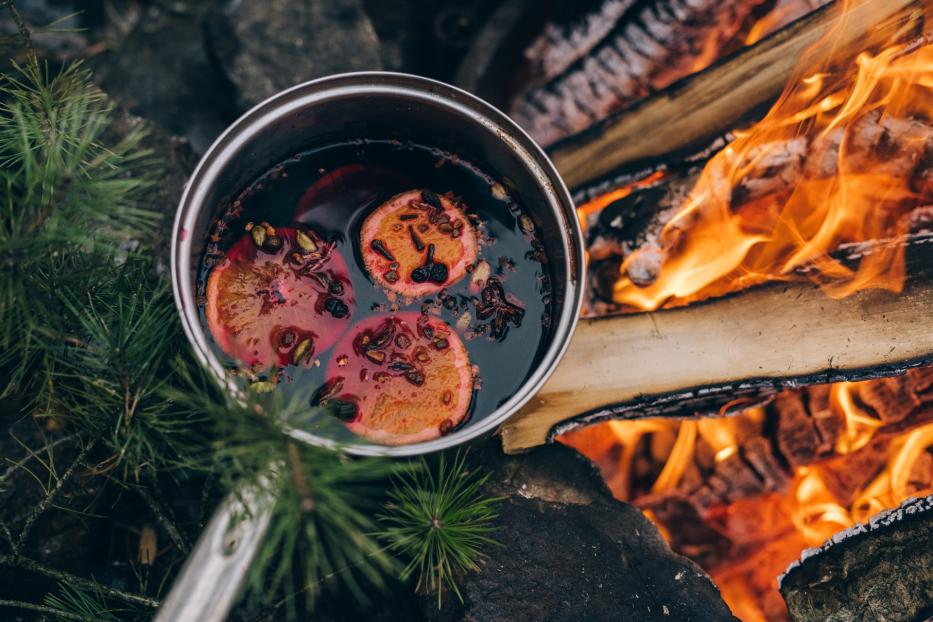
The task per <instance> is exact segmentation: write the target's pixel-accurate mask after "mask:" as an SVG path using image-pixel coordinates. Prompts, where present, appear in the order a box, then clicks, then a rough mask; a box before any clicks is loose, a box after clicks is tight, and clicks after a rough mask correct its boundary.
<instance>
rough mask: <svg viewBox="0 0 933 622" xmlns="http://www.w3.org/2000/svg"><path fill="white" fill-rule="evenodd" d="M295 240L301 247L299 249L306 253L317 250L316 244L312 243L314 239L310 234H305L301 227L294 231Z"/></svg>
mask: <svg viewBox="0 0 933 622" xmlns="http://www.w3.org/2000/svg"><path fill="white" fill-rule="evenodd" d="M295 240H297V241H298V246H299V247H301V250H303V251H305V252H306V253H313V252H314V251H316V250H317V244H315V243H314V240H312V239H311V236H309V235H308V234H306V233H305V232H304V231H302V230H301V229H298V230H297V231H295Z"/></svg>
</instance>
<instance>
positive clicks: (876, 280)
mask: <svg viewBox="0 0 933 622" xmlns="http://www.w3.org/2000/svg"><path fill="white" fill-rule="evenodd" d="M839 24H840V25H839V28H844V27H845V20H844V19H841V20H839ZM833 40H834V38H833V36H832V35H831V36H828V37H827V38H826V39H825V40H824V41H823V42H822V43H821V44H820V45H819V46H818V47H817V49H816V50H815V51H811V52H809V53H807V54H806V55H805V57H806V58H807V59H813V60H812V61H811V62H810V63H809V64H808V66H807V68H806V69H805V70H802V71H800V75H799V77H796V78H794V79H793V80H792V81H791V83H790V84H789V85H788V87H787V88H786V89H785V91H784V93H783V94H782V96H781V97H780V99H779V100H778V101H777V103H776V104H775V105H774V106H773V107H772V108H771V110H770V111H769V112H768V114H767V115H766V116H765V118H764V119H762V120H761V121H760V122H758V123H757V124H755V125H754V126H753V127H751V128H750V129H748V130H745V131H742V132H738V133H737V135H736V138H735V139H734V140H733V141H732V142H731V143H730V144H729V145H728V146H727V147H726V148H725V149H723V150H722V151H720V152H719V153H718V154H716V155H715V156H714V157H713V158H712V159H711V160H710V161H709V162H708V163H707V165H706V166H705V168H704V170H703V171H702V173H701V174H700V176H699V178H698V179H697V181H696V183H695V185H694V186H693V188H692V190H691V192H690V193H689V195H688V196H687V198H686V200H685V201H684V202H683V203H682V205H681V207H680V209H679V210H678V211H677V213H676V215H674V216H673V217H672V218H671V219H670V220H669V221H668V222H667V223H666V225H665V226H664V228H663V230H662V232H661V234H660V236H659V239H658V247H654V248H641V249H639V250H636V251H635V252H633V253H632V254H631V255H629V256H628V257H627V258H626V259H625V260H624V261H623V263H622V265H621V268H620V278H619V279H618V281H617V283H616V284H615V287H614V291H613V298H614V300H615V301H616V302H617V303H620V304H622V305H627V306H630V307H634V308H636V309H643V310H653V309H657V308H658V307H660V306H662V305H672V304H686V303H689V302H691V301H694V300H698V299H703V298H708V297H712V296H718V295H722V294H725V293H728V292H731V291H735V290H738V289H742V288H746V287H749V286H752V285H756V284H759V283H763V282H765V281H771V280H788V279H798V278H802V277H803V276H806V277H807V278H810V279H812V280H813V281H815V282H817V283H819V284H820V285H821V287H823V289H824V290H825V291H826V292H827V293H828V294H829V295H831V296H834V297H842V296H846V295H849V294H851V293H853V292H855V291H858V290H862V289H867V288H884V289H888V290H891V291H892V292H900V290H901V288H902V284H903V281H904V255H903V250H902V248H901V247H900V246H898V245H888V246H886V247H882V248H880V249H878V250H876V252H873V253H869V254H866V255H865V256H864V257H863V258H862V259H861V260H860V261H859V262H858V264H857V265H856V266H852V265H849V264H848V263H846V262H844V261H842V260H840V259H838V258H835V257H833V256H832V254H831V253H832V252H834V251H836V250H837V249H839V248H840V247H844V246H845V245H849V244H858V243H862V242H868V241H875V240H883V239H889V238H891V237H892V236H898V235H902V234H904V233H905V231H906V229H907V226H908V221H907V214H908V213H909V212H910V211H911V210H912V209H913V208H915V207H917V206H918V205H922V204H924V203H925V202H926V201H929V200H930V199H931V198H933V197H931V196H930V192H929V190H930V188H929V187H927V186H926V185H925V183H924V181H925V178H924V177H922V176H920V175H918V166H922V165H924V164H926V162H925V160H924V158H925V156H928V153H929V152H933V126H931V125H930V124H929V123H930V122H931V112H933V99H931V92H930V87H931V86H933V45H927V44H926V43H925V42H924V43H916V42H915V43H891V44H889V45H887V46H886V47H883V48H881V49H880V50H879V51H865V52H862V53H861V54H859V55H858V56H857V58H856V59H855V61H854V62H851V60H849V61H846V60H844V57H843V56H840V55H839V53H838V50H835V49H834V46H833ZM872 49H873V50H874V49H876V48H875V47H872ZM928 150H930V151H928ZM646 253H649V254H651V255H652V257H660V258H661V259H660V267H659V269H658V270H657V274H656V278H655V279H654V280H653V282H650V283H645V282H644V279H636V280H638V283H637V284H636V282H634V281H633V279H632V278H630V275H629V268H630V267H632V266H633V265H637V266H639V268H638V269H639V271H640V272H643V266H644V265H645V259H646V257H645V256H644V255H645V254H646ZM655 261H656V260H655Z"/></svg>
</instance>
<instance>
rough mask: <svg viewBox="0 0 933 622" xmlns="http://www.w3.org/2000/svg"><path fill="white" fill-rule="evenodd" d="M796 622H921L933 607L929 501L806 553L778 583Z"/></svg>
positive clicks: (932, 501) (932, 504)
mask: <svg viewBox="0 0 933 622" xmlns="http://www.w3.org/2000/svg"><path fill="white" fill-rule="evenodd" d="M779 584H780V589H781V594H782V595H783V596H784V600H785V602H786V603H787V610H788V612H789V613H790V617H791V619H792V620H794V621H795V622H810V621H813V622H816V621H817V620H819V621H820V622H856V621H861V620H923V619H927V616H929V615H930V610H929V607H930V603H931V602H933V497H926V498H925V499H910V500H908V501H905V502H904V503H903V504H902V505H901V506H900V507H899V508H896V509H893V510H890V511H888V512H884V513H882V514H879V515H877V516H875V517H874V518H872V519H871V520H870V521H869V522H868V524H865V525H857V526H856V527H853V528H852V529H849V530H847V531H845V532H842V533H840V534H837V535H836V536H834V537H833V538H832V540H830V541H828V542H827V543H826V544H824V545H823V546H822V547H820V548H818V549H810V550H807V551H804V554H803V556H802V558H801V560H800V561H799V562H796V563H794V564H792V565H791V567H790V568H788V569H787V572H786V573H785V574H784V575H783V576H782V577H780V578H779Z"/></svg>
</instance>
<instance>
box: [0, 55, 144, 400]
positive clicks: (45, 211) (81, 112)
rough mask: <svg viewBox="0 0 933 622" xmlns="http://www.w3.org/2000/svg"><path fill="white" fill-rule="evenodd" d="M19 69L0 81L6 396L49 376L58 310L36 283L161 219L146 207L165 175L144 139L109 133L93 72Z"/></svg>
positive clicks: (1, 344)
mask: <svg viewBox="0 0 933 622" xmlns="http://www.w3.org/2000/svg"><path fill="white" fill-rule="evenodd" d="M16 72H17V73H16V74H15V75H6V74H4V75H3V76H2V77H0V187H2V194H0V265H2V266H3V268H2V270H0V378H2V379H3V381H2V382H3V385H2V386H0V396H7V395H10V394H13V393H17V392H29V391H31V390H34V389H35V388H36V385H37V383H38V382H42V381H44V379H45V378H44V376H45V374H44V362H45V361H44V359H45V354H44V352H43V351H42V349H41V347H40V344H39V343H38V342H37V334H38V333H39V332H40V331H42V330H47V329H48V327H49V326H50V325H52V324H54V323H55V322H56V321H57V319H58V308H57V307H56V306H55V305H53V304H51V303H52V301H49V300H47V299H44V298H42V297H41V296H39V295H37V291H38V290H39V289H41V285H42V284H41V283H37V278H41V277H42V276H43V273H48V272H49V271H50V270H54V269H65V270H68V269H69V268H70V263H71V261H72V260H73V258H74V256H75V255H77V254H81V253H87V252H91V253H93V254H102V255H104V256H113V255H114V254H115V253H117V252H118V251H119V246H120V244H123V243H125V242H126V241H128V240H129V239H130V238H136V239H138V238H141V237H144V236H146V235H148V234H149V233H150V232H151V231H152V230H153V228H154V225H155V223H157V222H158V220H159V218H160V216H159V214H158V213H157V212H155V211H151V210H149V209H146V208H144V207H142V205H143V203H142V201H143V199H144V198H145V196H146V193H147V192H149V191H151V190H152V189H153V187H154V183H153V180H154V178H155V175H156V174H157V167H154V166H153V163H152V160H151V156H150V153H149V152H148V151H146V150H144V149H141V148H140V147H139V145H140V141H141V140H142V139H143V138H144V132H143V131H142V130H139V129H136V130H133V131H130V132H129V133H128V134H127V135H126V136H124V137H123V138H120V139H116V138H112V137H111V136H110V134H111V133H112V132H111V128H112V125H113V120H114V117H113V115H112V111H111V108H110V104H109V103H108V101H107V100H106V98H105V97H104V95H103V93H101V91H100V90H99V89H97V88H96V87H95V86H94V85H93V84H92V83H91V82H90V74H89V72H88V71H86V70H84V69H82V68H81V66H80V65H79V64H72V65H69V66H67V67H65V68H63V69H62V70H61V71H60V72H58V73H51V72H50V71H49V70H48V67H47V66H44V65H40V63H39V62H38V61H37V60H36V59H35V57H30V60H29V62H27V63H26V64H25V65H23V66H16ZM56 276H57V277H61V278H68V277H73V278H71V280H72V282H74V281H76V280H77V279H78V278H79V277H80V275H72V274H69V273H67V272H66V273H65V274H61V275H56Z"/></svg>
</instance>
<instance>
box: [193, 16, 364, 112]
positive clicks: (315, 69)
mask: <svg viewBox="0 0 933 622" xmlns="http://www.w3.org/2000/svg"><path fill="white" fill-rule="evenodd" d="M207 27H208V28H207V30H208V35H209V36H208V40H209V44H210V46H211V49H212V51H213V54H214V57H215V58H216V59H217V61H218V63H219V64H220V66H221V67H222V68H223V69H224V71H225V72H226V74H227V76H228V77H229V79H230V81H231V82H233V84H234V85H235V86H236V88H237V90H238V92H239V102H240V104H241V105H242V106H244V107H248V106H251V105H253V104H256V103H257V102H260V101H262V100H263V99H265V98H267V97H269V96H270V95H273V94H275V93H277V92H278V91H281V90H282V89H285V88H288V87H290V86H294V85H295V84H298V83H301V82H305V81H307V80H311V79H314V78H319V77H321V76H326V75H329V74H334V73H342V72H346V71H363V70H378V69H382V58H381V53H380V48H379V39H378V37H377V36H376V31H375V30H374V29H373V26H372V24H371V23H370V21H369V18H368V17H367V15H366V13H365V12H364V11H363V9H362V6H361V4H360V2H359V0H333V1H331V2H294V1H292V0H266V1H265V2H233V3H231V4H229V5H228V8H227V9H226V10H225V11H224V12H223V13H220V14H217V15H215V16H212V17H211V18H210V19H209V20H208V23H207Z"/></svg>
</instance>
